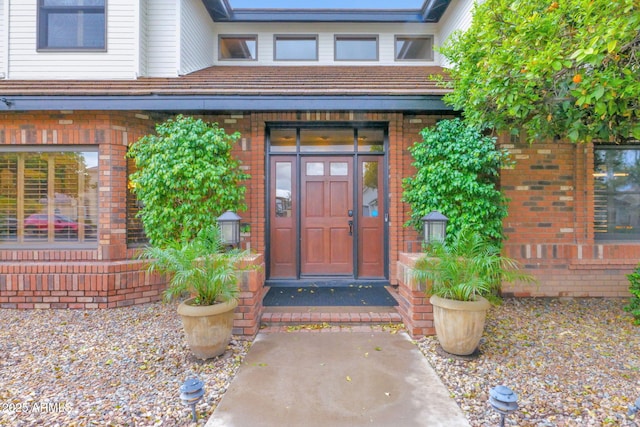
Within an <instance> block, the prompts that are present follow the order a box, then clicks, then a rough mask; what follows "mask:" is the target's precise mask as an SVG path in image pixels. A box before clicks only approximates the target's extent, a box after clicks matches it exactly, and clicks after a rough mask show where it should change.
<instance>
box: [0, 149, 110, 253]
mask: <svg viewBox="0 0 640 427" xmlns="http://www.w3.org/2000/svg"><path fill="white" fill-rule="evenodd" d="M97 231H98V152H97V150H92V149H88V148H87V149H82V151H74V150H72V149H68V150H66V149H64V148H58V147H56V151H37V150H35V149H34V150H33V151H21V152H18V151H6V150H5V151H2V152H0V246H2V245H7V244H12V245H15V244H17V245H29V244H36V245H38V244H44V245H54V246H60V245H69V244H76V245H77V244H83V243H86V244H89V245H91V246H95V245H96V244H97Z"/></svg>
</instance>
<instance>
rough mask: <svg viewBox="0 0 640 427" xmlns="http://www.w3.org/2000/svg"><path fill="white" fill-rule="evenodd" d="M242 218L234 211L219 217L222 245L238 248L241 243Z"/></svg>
mask: <svg viewBox="0 0 640 427" xmlns="http://www.w3.org/2000/svg"><path fill="white" fill-rule="evenodd" d="M241 219H242V218H240V216H238V214H236V213H235V212H232V211H226V212H225V213H223V214H222V215H220V216H219V217H218V226H219V227H220V235H221V237H222V243H224V244H225V245H228V246H236V245H237V244H238V243H240V220H241Z"/></svg>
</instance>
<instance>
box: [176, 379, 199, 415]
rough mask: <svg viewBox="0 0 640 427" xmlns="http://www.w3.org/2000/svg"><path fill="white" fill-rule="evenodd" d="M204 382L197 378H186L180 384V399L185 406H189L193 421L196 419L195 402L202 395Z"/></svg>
mask: <svg viewBox="0 0 640 427" xmlns="http://www.w3.org/2000/svg"><path fill="white" fill-rule="evenodd" d="M203 386H204V383H203V382H202V381H200V380H199V379H197V378H187V380H186V381H185V382H184V384H182V385H181V386H180V400H182V403H184V404H185V405H187V406H191V415H192V416H193V421H197V420H198V415H197V414H196V403H198V401H199V400H200V399H202V396H204V387H203Z"/></svg>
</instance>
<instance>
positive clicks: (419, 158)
mask: <svg viewBox="0 0 640 427" xmlns="http://www.w3.org/2000/svg"><path fill="white" fill-rule="evenodd" d="M421 136H422V141H419V142H416V143H415V144H414V145H413V146H412V147H411V148H409V151H410V153H411V155H412V156H413V159H414V162H413V163H412V164H413V166H415V168H416V174H415V175H414V176H412V177H409V178H405V179H404V180H403V189H404V193H403V200H404V201H405V202H407V203H409V205H410V206H411V219H410V220H409V221H408V222H407V224H405V225H407V226H413V227H415V228H416V230H418V231H420V230H422V222H421V218H422V217H423V216H424V215H426V214H428V213H429V212H431V211H433V210H436V211H440V212H441V213H442V214H444V215H446V216H447V217H448V218H449V223H448V225H447V241H450V240H451V239H453V238H454V237H455V235H457V234H458V233H459V232H460V230H462V229H463V228H470V229H471V230H473V231H475V232H477V233H478V234H480V236H481V237H482V238H489V239H492V240H494V241H499V242H501V241H502V239H503V237H504V234H503V231H502V220H503V219H504V217H505V216H506V215H507V199H506V198H505V197H504V195H503V194H502V192H501V191H500V190H499V189H498V188H497V182H498V178H499V173H500V168H501V166H503V165H505V164H506V162H507V160H508V153H507V152H506V151H504V150H499V149H497V148H496V142H495V138H491V137H488V136H484V135H483V134H482V133H481V131H480V130H479V129H478V128H475V127H472V126H469V125H467V124H466V123H465V122H463V121H462V120H460V119H457V118H456V119H452V120H442V121H440V122H438V124H437V125H436V126H435V128H425V129H423V130H422V132H421Z"/></svg>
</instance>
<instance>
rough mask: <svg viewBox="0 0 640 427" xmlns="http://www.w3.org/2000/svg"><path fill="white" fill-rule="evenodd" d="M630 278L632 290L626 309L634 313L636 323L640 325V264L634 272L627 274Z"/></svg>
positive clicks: (630, 290) (630, 289)
mask: <svg viewBox="0 0 640 427" xmlns="http://www.w3.org/2000/svg"><path fill="white" fill-rule="evenodd" d="M627 278H628V279H629V283H630V285H629V292H631V299H630V300H629V305H627V306H625V307H624V309H625V311H628V312H629V313H631V314H632V315H633V318H634V319H635V320H634V323H635V324H636V325H640V264H638V266H637V267H636V269H635V270H633V273H631V274H627Z"/></svg>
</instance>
